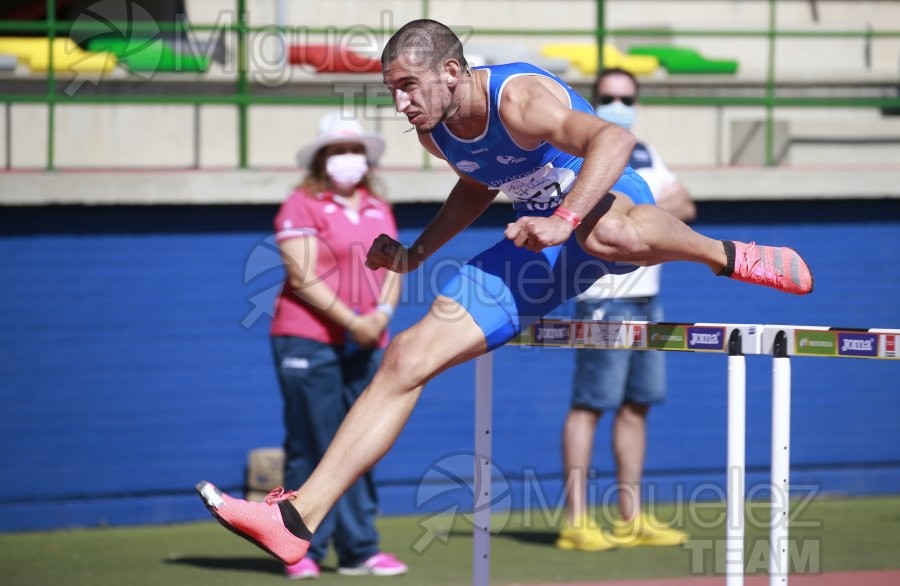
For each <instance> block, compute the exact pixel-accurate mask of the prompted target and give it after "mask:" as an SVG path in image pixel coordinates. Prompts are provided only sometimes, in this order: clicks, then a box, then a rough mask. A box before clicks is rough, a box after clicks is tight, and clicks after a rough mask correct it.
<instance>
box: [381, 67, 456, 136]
mask: <svg viewBox="0 0 900 586" xmlns="http://www.w3.org/2000/svg"><path fill="white" fill-rule="evenodd" d="M382 75H383V77H384V84H385V85H386V86H387V88H388V90H389V91H390V92H391V97H392V98H393V100H394V107H395V108H397V112H399V113H401V114H403V115H405V116H406V119H407V120H409V123H410V124H412V125H413V126H414V127H415V129H416V132H418V133H420V134H425V133H428V132H431V131H432V130H434V128H435V127H436V126H437V125H438V124H440V122H441V121H442V120H444V118H445V116H446V115H447V113H448V112H449V111H450V104H451V98H452V93H451V90H450V87H449V85H448V81H449V79H450V78H451V76H452V74H451V73H449V72H448V71H447V68H446V67H441V68H440V69H438V70H435V69H434V68H430V67H427V66H426V65H425V64H424V63H421V62H418V61H416V60H414V59H413V58H412V56H411V55H409V54H408V53H401V54H400V55H399V56H398V57H397V59H395V60H394V61H391V62H390V63H388V64H387V65H386V66H385V68H384V71H383V74H382Z"/></svg>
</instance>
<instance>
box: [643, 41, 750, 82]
mask: <svg viewBox="0 0 900 586" xmlns="http://www.w3.org/2000/svg"><path fill="white" fill-rule="evenodd" d="M628 54H629V55H642V56H652V57H656V58H657V59H658V60H659V64H660V65H661V66H662V67H664V68H665V69H666V71H667V72H668V73H670V74H729V75H730V74H734V73H736V72H737V70H738V62H737V61H736V60H734V59H707V58H706V57H704V56H703V55H701V54H700V53H699V52H698V51H696V50H694V49H691V48H688V47H673V46H669V45H641V46H635V47H631V48H630V49H628Z"/></svg>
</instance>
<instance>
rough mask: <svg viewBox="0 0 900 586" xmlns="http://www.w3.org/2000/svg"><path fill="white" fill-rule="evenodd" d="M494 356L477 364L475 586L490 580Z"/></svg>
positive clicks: (473, 584) (486, 357) (474, 482)
mask: <svg viewBox="0 0 900 586" xmlns="http://www.w3.org/2000/svg"><path fill="white" fill-rule="evenodd" d="M493 369H494V356H493V354H491V353H488V354H485V355H484V356H479V357H478V358H477V359H476V360H475V470H474V473H475V476H474V480H473V482H472V487H473V495H472V498H473V501H474V502H473V503H472V510H473V523H474V525H475V526H474V528H473V535H472V537H473V540H472V544H473V545H472V586H488V584H490V580H491V557H490V556H491V482H492V477H491V476H492V475H491V458H492V456H491V434H492V430H491V418H492V410H493V407H492V404H493V397H492V395H493V388H494V387H493V384H494V383H493V379H494V373H493Z"/></svg>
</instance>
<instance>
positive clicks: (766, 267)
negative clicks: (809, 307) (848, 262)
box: [730, 241, 813, 295]
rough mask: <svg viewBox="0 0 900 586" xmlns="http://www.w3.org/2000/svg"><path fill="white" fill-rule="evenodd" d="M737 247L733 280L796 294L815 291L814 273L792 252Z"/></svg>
mask: <svg viewBox="0 0 900 586" xmlns="http://www.w3.org/2000/svg"><path fill="white" fill-rule="evenodd" d="M734 248H735V250H734V272H732V273H731V275H730V276H731V278H732V279H735V280H737V281H744V282H745V283H755V284H757V285H765V286H767V287H773V288H775V289H778V290H779V291H784V292H785V293H793V294H794V295H806V294H807V293H811V292H812V290H813V276H812V273H811V272H810V271H809V267H808V266H807V265H806V262H805V261H804V260H803V259H802V258H800V255H799V254H797V253H796V252H794V251H793V250H792V249H790V248H786V247H783V246H780V247H776V246H758V245H757V244H756V243H755V242H751V243H750V244H744V243H743V242H737V241H735V242H734Z"/></svg>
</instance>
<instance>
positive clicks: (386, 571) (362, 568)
mask: <svg viewBox="0 0 900 586" xmlns="http://www.w3.org/2000/svg"><path fill="white" fill-rule="evenodd" d="M408 569H409V568H407V567H406V564H404V563H403V562H401V561H400V560H398V559H397V558H395V557H394V556H392V555H391V554H389V553H376V554H375V555H373V556H372V557H370V558H369V559H367V560H366V561H364V562H363V563H361V564H359V565H358V566H353V567H346V568H345V567H341V568H338V570H337V571H338V574H343V575H345V576H399V575H400V574H405V573H406V570H408Z"/></svg>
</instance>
